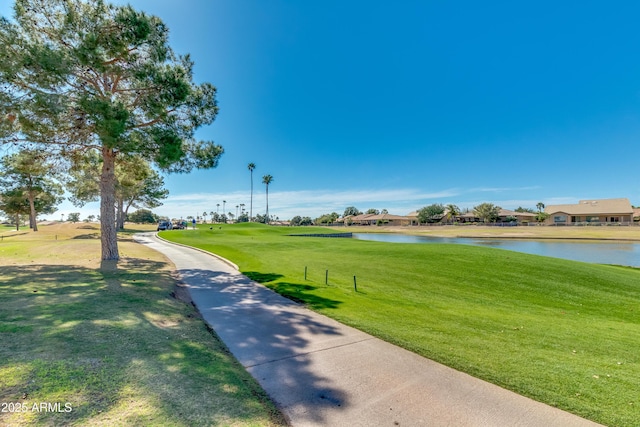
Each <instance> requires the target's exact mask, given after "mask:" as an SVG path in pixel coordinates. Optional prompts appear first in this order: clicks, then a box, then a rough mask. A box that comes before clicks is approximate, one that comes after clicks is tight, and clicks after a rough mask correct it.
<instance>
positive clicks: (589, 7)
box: [0, 0, 640, 219]
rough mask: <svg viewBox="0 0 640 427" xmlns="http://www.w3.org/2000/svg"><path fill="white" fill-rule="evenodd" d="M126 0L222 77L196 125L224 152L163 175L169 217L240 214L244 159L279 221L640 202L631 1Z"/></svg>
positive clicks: (259, 205) (246, 184)
mask: <svg viewBox="0 0 640 427" xmlns="http://www.w3.org/2000/svg"><path fill="white" fill-rule="evenodd" d="M122 3H124V2H122ZM129 3H130V4H132V5H133V6H134V7H135V8H137V9H140V10H144V11H146V12H148V13H150V14H154V15H158V16H159V17H160V18H162V19H163V20H164V22H165V23H166V24H167V25H168V27H169V29H170V41H171V45H172V47H173V48H174V50H175V51H176V52H177V53H190V54H191V56H192V59H193V60H194V61H195V64H196V65H195V78H196V80H197V81H199V82H204V81H208V82H211V83H213V84H214V85H215V86H216V87H217V88H218V101H219V106H220V113H219V115H218V118H217V119H216V121H215V122H214V123H213V125H211V126H208V127H206V128H202V129H200V130H199V131H198V134H197V136H198V138H200V139H211V140H214V141H216V142H217V143H218V144H220V145H222V146H223V147H224V149H225V154H224V155H223V157H222V158H221V161H220V165H219V166H218V167H217V168H216V169H212V170H207V171H197V172H193V173H191V174H188V175H187V174H185V175H171V176H167V177H166V179H165V182H166V184H167V187H168V189H169V191H170V197H169V199H167V200H166V201H165V204H164V206H162V207H160V208H156V209H155V210H154V211H155V212H157V213H159V214H164V215H168V216H173V217H179V216H187V215H195V214H201V213H202V212H203V211H207V212H209V211H215V210H216V204H217V203H220V209H221V208H222V201H223V200H226V201H227V203H226V207H227V209H226V210H227V211H232V212H233V213H234V214H235V206H236V205H238V204H240V203H244V204H245V205H247V206H248V205H249V189H250V180H249V171H248V170H247V164H248V163H249V162H254V163H255V164H256V166H257V167H256V169H255V171H254V202H253V205H254V213H256V212H264V208H265V191H264V190H265V188H264V185H263V184H261V177H262V176H263V175H264V174H271V175H273V177H274V181H273V183H272V184H271V185H270V187H269V211H270V212H271V213H272V214H274V215H277V216H278V217H280V218H281V219H287V218H290V217H292V216H294V215H303V216H305V215H308V216H311V217H317V216H319V215H321V214H323V213H328V212H332V211H335V212H338V213H342V212H343V211H344V208H345V207H347V206H351V205H353V206H356V207H358V208H359V209H360V210H366V209H369V208H376V209H388V210H389V211H390V212H391V213H395V214H401V215H403V214H406V213H408V212H410V211H413V210H416V209H419V208H421V207H423V206H425V205H428V204H431V203H443V204H448V203H455V204H457V205H458V206H460V207H462V208H465V207H469V208H472V207H473V206H474V205H476V204H478V203H482V202H492V203H495V204H498V205H500V206H502V207H504V208H507V209H514V208H516V207H518V206H524V207H531V208H535V205H536V203H537V202H540V201H542V202H544V203H545V204H555V203H572V202H577V201H578V200H579V199H588V198H613V197H627V198H629V199H630V200H631V203H632V204H634V205H635V204H640V194H639V192H638V182H637V173H636V170H637V168H636V163H637V161H638V158H639V157H640V156H639V154H640V145H639V144H638V141H639V140H640V55H638V47H640V32H639V31H637V16H638V15H639V13H640V4H638V3H637V2H632V1H628V2H623V1H621V2H616V3H615V5H614V6H611V5H609V6H607V4H606V3H603V2H596V1H563V2H551V1H540V2H512V1H492V2H476V1H458V2H441V1H425V0H423V1H400V2H388V1H384V2H383V1H375V0H367V1H346V2H345V1H332V0H328V1H323V2H309V1H302V0H300V1H294V0H269V1H262V0H224V1H222V0H189V1H185V2H175V1H174V0H135V1H130V2H129ZM0 12H2V14H3V15H5V16H6V15H7V13H9V12H8V7H7V5H2V6H0ZM78 210H79V209H77V208H74V207H73V206H71V205H70V204H68V203H67V204H65V205H63V206H61V208H60V211H59V213H68V212H72V211H78ZM97 211H98V208H97V205H88V206H86V207H85V208H84V209H83V210H82V212H83V214H86V213H91V212H93V213H97ZM59 213H58V214H59ZM58 214H56V215H58Z"/></svg>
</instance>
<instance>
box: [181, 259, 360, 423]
mask: <svg viewBox="0 0 640 427" xmlns="http://www.w3.org/2000/svg"><path fill="white" fill-rule="evenodd" d="M179 273H180V276H181V278H182V280H183V282H184V283H186V285H187V287H188V288H189V291H190V293H191V297H192V299H193V301H194V303H195V304H196V306H197V307H198V309H199V311H200V313H201V314H202V316H203V317H204V319H205V320H206V321H207V322H208V323H209V324H210V325H211V327H212V328H213V329H214V330H215V332H216V333H217V334H218V336H220V338H221V339H222V340H223V341H224V343H225V344H226V345H227V347H228V348H229V350H230V351H231V352H232V353H233V355H234V356H235V357H236V358H237V359H238V360H239V361H240V363H241V364H242V365H243V366H244V367H245V368H246V369H247V370H249V372H251V373H252V375H254V377H256V379H257V380H258V382H260V384H261V385H262V386H263V387H264V388H265V390H266V391H267V393H268V394H270V395H271V396H272V398H273V399H274V401H275V402H276V403H277V404H278V405H279V406H280V407H281V408H283V409H284V408H289V410H291V408H292V407H294V408H295V407H296V406H298V405H300V404H301V401H304V406H303V407H301V408H300V410H301V411H303V412H304V413H305V418H308V419H309V421H310V422H314V423H322V422H323V415H322V413H323V411H324V410H326V409H328V408H329V407H331V408H335V407H346V406H348V405H349V402H348V399H347V398H346V393H345V392H343V391H341V390H340V389H338V388H336V387H335V385H334V384H332V383H331V381H329V380H328V379H327V378H323V377H322V376H321V375H319V374H318V372H317V370H314V369H312V367H311V366H310V362H309V358H308V357H305V355H307V354H309V353H311V352H313V351H316V350H318V349H319V348H318V346H317V342H318V341H320V342H327V341H329V342H332V341H333V340H336V341H338V340H339V339H340V338H341V337H343V334H342V333H341V331H340V330H339V329H338V328H336V327H335V326H333V325H332V324H330V323H328V324H327V323H322V322H319V321H316V320H314V319H313V317H312V316H310V313H311V312H309V311H308V310H307V309H305V308H303V306H301V305H300V304H297V303H295V302H293V301H291V300H289V299H286V298H285V297H283V296H281V295H278V294H276V293H275V292H273V291H271V290H269V289H267V288H265V287H263V286H261V285H258V284H256V283H255V282H252V281H251V280H250V279H249V278H247V277H246V276H244V275H241V274H229V273H225V272H216V271H210V270H204V269H202V270H201V269H185V270H179ZM269 276H273V275H269ZM324 303H325V304H327V305H329V306H331V305H336V304H339V302H338V301H331V300H328V301H325V302H324ZM314 342H315V343H316V346H314V345H313V344H314ZM274 391H276V392H277V393H274ZM296 412H299V411H296Z"/></svg>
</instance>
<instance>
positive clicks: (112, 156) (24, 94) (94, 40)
mask: <svg viewBox="0 0 640 427" xmlns="http://www.w3.org/2000/svg"><path fill="white" fill-rule="evenodd" d="M14 12H15V13H14V20H13V21H9V20H7V19H4V18H2V19H0V142H1V143H3V144H14V145H15V146H18V147H25V146H29V145H39V146H44V147H45V149H46V151H47V152H49V153H51V154H52V155H60V156H63V157H66V158H72V157H73V156H77V155H80V154H81V153H86V152H87V151H95V152H97V153H99V155H100V156H101V159H102V169H101V175H100V216H101V238H102V259H103V260H117V259H118V258H119V253H118V245H117V235H116V218H115V209H114V206H115V204H116V199H115V192H116V178H115V166H116V163H117V162H118V159H119V158H121V157H124V156H126V155H136V156H141V157H142V158H144V159H146V160H148V161H150V162H152V163H154V164H155V165H157V166H158V167H159V168H161V169H163V170H166V171H170V172H187V171H189V170H191V169H192V168H194V167H197V168H211V167H215V166H216V165H217V162H218V159H219V157H220V155H221V154H222V151H223V150H222V147H220V146H218V145H215V144H214V143H213V142H210V141H195V140H194V139H193V138H194V132H195V131H196V129H198V128H199V127H201V126H203V125H207V124H210V123H212V122H213V120H214V119H215V116H216V114H217V111H218V108H217V103H216V89H215V87H214V86H213V85H211V84H209V83H203V84H200V85H196V84H195V83H194V82H193V74H192V69H193V62H192V61H191V59H190V58H189V56H188V55H185V56H178V55H176V54H174V52H173V51H172V49H171V47H170V46H169V43H168V29H167V27H166V26H165V25H164V23H163V22H162V21H161V20H160V19H159V18H157V17H155V16H150V15H147V14H145V13H143V12H138V11H136V10H134V9H133V8H132V7H131V6H113V5H110V4H107V3H105V2H103V1H101V0H16V3H15V7H14Z"/></svg>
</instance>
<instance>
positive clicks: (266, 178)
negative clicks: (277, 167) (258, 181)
mask: <svg viewBox="0 0 640 427" xmlns="http://www.w3.org/2000/svg"><path fill="white" fill-rule="evenodd" d="M272 181H273V177H272V176H271V175H265V176H263V177H262V183H263V184H264V185H266V186H267V224H268V223H269V222H270V220H269V184H271V182H272Z"/></svg>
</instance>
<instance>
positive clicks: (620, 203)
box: [544, 198, 634, 225]
mask: <svg viewBox="0 0 640 427" xmlns="http://www.w3.org/2000/svg"><path fill="white" fill-rule="evenodd" d="M544 211H545V212H546V213H548V214H549V218H548V219H547V220H546V221H545V223H546V224H554V225H575V224H608V223H624V224H629V223H632V222H633V215H634V212H633V208H632V207H631V203H630V202H629V199H626V198H621V199H591V200H580V201H579V202H578V203H577V204H571V205H549V206H547V207H546V208H545V209H544Z"/></svg>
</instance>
